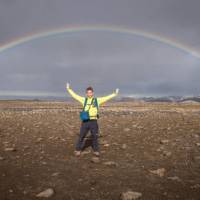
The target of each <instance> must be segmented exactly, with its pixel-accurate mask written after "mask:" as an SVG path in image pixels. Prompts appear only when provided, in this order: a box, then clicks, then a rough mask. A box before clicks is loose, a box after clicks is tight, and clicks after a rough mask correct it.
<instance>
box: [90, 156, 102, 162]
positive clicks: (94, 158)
mask: <svg viewBox="0 0 200 200" xmlns="http://www.w3.org/2000/svg"><path fill="white" fill-rule="evenodd" d="M91 162H92V163H100V159H99V157H96V156H95V157H92V159H91Z"/></svg>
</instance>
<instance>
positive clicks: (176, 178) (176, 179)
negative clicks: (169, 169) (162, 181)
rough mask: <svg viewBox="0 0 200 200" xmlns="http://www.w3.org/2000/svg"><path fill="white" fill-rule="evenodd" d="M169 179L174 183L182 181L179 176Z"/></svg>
mask: <svg viewBox="0 0 200 200" xmlns="http://www.w3.org/2000/svg"><path fill="white" fill-rule="evenodd" d="M167 179H169V180H172V181H178V182H180V181H181V179H180V178H179V177H178V176H171V177H168V178H167Z"/></svg>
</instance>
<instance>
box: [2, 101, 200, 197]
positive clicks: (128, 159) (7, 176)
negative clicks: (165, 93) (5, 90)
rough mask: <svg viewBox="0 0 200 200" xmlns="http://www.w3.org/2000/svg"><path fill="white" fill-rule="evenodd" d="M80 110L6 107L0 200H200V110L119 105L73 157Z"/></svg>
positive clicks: (57, 105) (26, 104)
mask: <svg viewBox="0 0 200 200" xmlns="http://www.w3.org/2000/svg"><path fill="white" fill-rule="evenodd" d="M79 111H80V106H79V105H78V104H73V103H70V102H39V101H35V102H31V101H1V102H0V199H1V200H9V199H12V200H23V199H28V200H31V199H43V198H49V199H58V200H60V199H63V200H68V199H69V200H79V199H80V200H81V199H82V200H86V199H87V200H90V199H91V200H101V199H108V200H115V199H116V200H117V199H124V200H130V199H147V200H162V199H167V200H168V199H171V200H174V199H181V200H184V199H185V200H186V199H187V200H198V199H200V104H195V105H190V104H173V103H168V104H167V103H137V102H136V103H134V102H133V103H131V102H129V103H128V102H127V103H126V102H123V103H120V102H115V103H108V104H106V105H105V106H103V107H102V109H101V112H100V116H101V117H100V119H99V126H100V137H99V142H100V148H101V156H100V158H97V157H94V156H93V154H92V151H91V147H90V137H89V134H88V138H87V141H86V148H85V150H84V151H83V153H82V155H81V156H80V157H75V156H74V154H73V151H74V145H75V143H76V140H77V137H78V133H79V127H80V121H79Z"/></svg>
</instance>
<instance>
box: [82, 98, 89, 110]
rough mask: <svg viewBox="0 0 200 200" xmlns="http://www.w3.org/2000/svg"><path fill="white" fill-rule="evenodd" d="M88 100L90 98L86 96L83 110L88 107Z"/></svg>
mask: <svg viewBox="0 0 200 200" xmlns="http://www.w3.org/2000/svg"><path fill="white" fill-rule="evenodd" d="M87 100H88V98H87V97H86V98H85V101H84V106H83V110H85V107H86V105H87Z"/></svg>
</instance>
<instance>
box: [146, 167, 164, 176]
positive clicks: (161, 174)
mask: <svg viewBox="0 0 200 200" xmlns="http://www.w3.org/2000/svg"><path fill="white" fill-rule="evenodd" d="M149 172H151V173H152V174H155V175H158V176H160V177H163V176H164V175H165V172H166V169H165V168H160V169H156V170H149Z"/></svg>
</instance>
